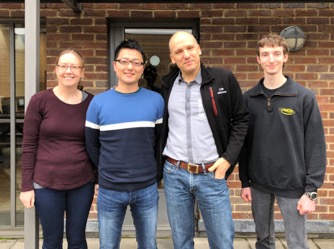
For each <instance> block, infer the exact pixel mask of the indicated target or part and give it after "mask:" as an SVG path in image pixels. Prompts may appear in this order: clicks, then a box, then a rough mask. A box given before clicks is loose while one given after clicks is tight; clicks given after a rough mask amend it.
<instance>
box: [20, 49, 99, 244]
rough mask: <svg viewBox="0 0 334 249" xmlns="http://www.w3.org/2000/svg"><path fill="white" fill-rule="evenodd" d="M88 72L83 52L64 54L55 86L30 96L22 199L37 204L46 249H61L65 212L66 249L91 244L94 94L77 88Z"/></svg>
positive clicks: (57, 63) (23, 156)
mask: <svg viewBox="0 0 334 249" xmlns="http://www.w3.org/2000/svg"><path fill="white" fill-rule="evenodd" d="M84 70H85V69H84V60H83V57H82V56H81V55H80V53H79V52H77V51H75V50H70V49H69V50H65V51H63V52H61V53H60V55H59V57H58V58H57V61H56V66H55V73H56V76H57V80H58V84H57V86H55V87H54V88H53V89H48V90H45V91H42V92H39V93H37V94H35V95H34V96H32V98H31V100H30V102H29V105H28V108H27V111H26V113H25V120H24V132H23V152H22V190H21V191H22V192H21V194H20V200H21V201H22V203H23V205H24V207H26V208H31V207H33V206H36V210H37V214H38V216H39V218H40V221H41V225H42V228H43V249H56V248H62V244H63V233H64V214H65V218H66V237H67V242H68V248H69V249H71V248H72V249H74V248H76V249H78V248H79V249H85V248H87V243H86V237H85V228H86V223H87V218H88V214H89V210H90V207H91V203H92V200H93V195H94V181H95V174H94V168H93V165H92V164H91V161H90V160H89V158H88V155H87V153H86V149H85V116H86V111H87V108H88V105H89V103H90V101H91V100H92V98H93V95H92V94H90V93H87V92H84V91H82V90H79V87H78V86H79V83H80V80H81V78H82V77H83V76H84Z"/></svg>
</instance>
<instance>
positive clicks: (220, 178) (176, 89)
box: [160, 31, 249, 249]
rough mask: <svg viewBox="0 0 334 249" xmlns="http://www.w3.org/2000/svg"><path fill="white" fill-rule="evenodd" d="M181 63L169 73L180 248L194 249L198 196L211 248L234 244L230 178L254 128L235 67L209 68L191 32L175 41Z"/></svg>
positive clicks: (167, 139)
mask: <svg viewBox="0 0 334 249" xmlns="http://www.w3.org/2000/svg"><path fill="white" fill-rule="evenodd" d="M169 50H170V59H171V62H172V63H173V64H175V65H176V66H177V67H175V69H174V70H172V72H171V73H169V74H168V75H166V76H164V77H163V82H164V86H163V88H162V92H161V93H162V95H163V97H164V99H165V112H164V123H163V132H162V141H161V142H162V144H161V148H162V149H163V156H162V158H161V160H160V162H161V164H163V166H164V172H163V177H164V188H165V194H166V200H167V211H168V217H169V223H170V226H171V228H172V237H173V242H174V248H175V249H192V248H194V240H193V237H194V229H195V224H194V207H195V200H197V202H198V205H199V208H200V211H201V214H202V218H203V220H204V224H205V228H206V232H207V237H208V241H209V245H210V248H211V249H230V248H233V240H234V224H233V219H232V211H231V205H230V197H229V188H228V186H227V182H226V181H227V178H228V176H229V175H230V174H231V173H232V171H233V169H234V166H235V164H236V163H237V160H238V156H239V152H240V149H241V147H242V145H243V142H244V138H245V135H246V132H247V128H248V123H249V120H248V112H247V110H246V107H245V104H244V100H243V96H242V92H241V90H240V87H239V84H238V82H237V80H236V78H235V76H234V75H233V73H232V72H231V71H228V70H225V69H222V68H210V67H205V66H204V65H203V64H202V63H201V59H200V56H201V54H202V51H201V48H200V45H199V44H198V43H197V41H196V39H195V37H194V36H193V35H192V34H190V33H187V32H183V31H182V32H177V33H175V34H174V35H173V36H172V37H171V39H170V41H169Z"/></svg>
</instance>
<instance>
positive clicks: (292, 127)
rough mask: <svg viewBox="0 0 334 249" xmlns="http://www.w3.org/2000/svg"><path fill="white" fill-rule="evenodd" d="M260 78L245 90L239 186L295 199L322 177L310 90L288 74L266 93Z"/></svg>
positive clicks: (318, 123) (320, 135)
mask: <svg viewBox="0 0 334 249" xmlns="http://www.w3.org/2000/svg"><path fill="white" fill-rule="evenodd" d="M262 86H263V79H261V80H260V81H259V83H258V84H257V85H256V86H255V87H254V88H252V89H250V90H249V91H248V92H246V93H245V94H244V97H245V101H246V105H247V107H248V110H249V113H250V124H249V129H248V133H247V136H246V140H245V146H244V148H243V149H242V152H241V154H240V160H239V177H240V180H241V183H242V187H243V188H244V187H249V186H252V187H254V188H257V189H261V190H263V191H269V192H271V193H274V194H276V195H279V196H285V197H289V198H300V197H301V196H302V195H303V194H304V193H305V192H312V191H317V189H318V188H319V187H320V186H321V185H322V183H323V181H324V174H325V169H326V143H325V138H324V130H323V124H322V120H321V114H320V111H319V107H318V104H317V101H316V97H315V95H314V93H313V92H312V91H310V90H308V89H306V88H304V87H302V86H301V85H299V84H298V83H297V82H295V81H294V80H292V79H291V78H289V77H287V81H286V83H285V84H284V85H283V86H282V87H280V88H279V89H277V90H276V91H275V92H274V94H273V95H272V96H271V97H267V96H266V95H265V93H264V91H263V88H262Z"/></svg>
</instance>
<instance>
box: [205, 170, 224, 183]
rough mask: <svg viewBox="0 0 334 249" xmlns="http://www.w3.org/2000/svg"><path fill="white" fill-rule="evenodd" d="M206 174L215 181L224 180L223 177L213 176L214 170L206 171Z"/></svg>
mask: <svg viewBox="0 0 334 249" xmlns="http://www.w3.org/2000/svg"><path fill="white" fill-rule="evenodd" d="M206 175H207V176H208V177H210V178H212V179H214V180H215V181H225V178H215V172H207V173H206Z"/></svg>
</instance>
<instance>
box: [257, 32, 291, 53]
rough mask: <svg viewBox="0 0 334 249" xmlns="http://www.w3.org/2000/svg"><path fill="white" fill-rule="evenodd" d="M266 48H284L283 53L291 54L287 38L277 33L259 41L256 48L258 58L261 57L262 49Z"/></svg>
mask: <svg viewBox="0 0 334 249" xmlns="http://www.w3.org/2000/svg"><path fill="white" fill-rule="evenodd" d="M264 46H272V47H276V46H278V47H283V53H284V54H286V53H289V47H288V43H287V42H286V40H285V38H284V37H282V36H280V35H278V34H275V33H270V34H269V35H265V36H263V37H262V39H261V40H259V41H258V43H257V46H256V55H257V56H260V48H263V47H264Z"/></svg>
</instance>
